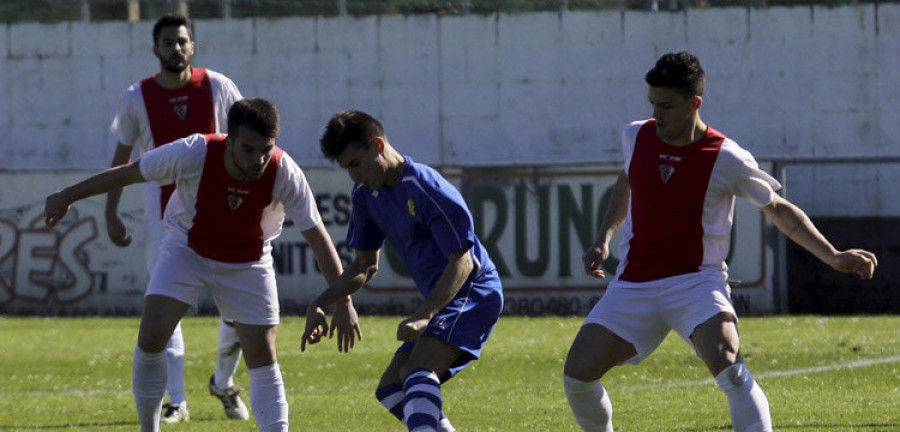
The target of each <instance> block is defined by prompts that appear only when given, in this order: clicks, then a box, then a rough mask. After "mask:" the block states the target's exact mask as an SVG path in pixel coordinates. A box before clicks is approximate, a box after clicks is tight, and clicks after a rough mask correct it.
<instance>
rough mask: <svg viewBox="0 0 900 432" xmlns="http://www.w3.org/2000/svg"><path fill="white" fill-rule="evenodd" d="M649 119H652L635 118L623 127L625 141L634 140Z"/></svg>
mask: <svg viewBox="0 0 900 432" xmlns="http://www.w3.org/2000/svg"><path fill="white" fill-rule="evenodd" d="M649 121H650V119H644V120H634V121H632V122H630V123H628V124H627V125H625V127H624V128H623V129H622V139H623V140H625V141H629V142H634V140H635V139H637V134H638V132H639V131H640V130H641V128H642V127H644V125H645V124H647V122H649Z"/></svg>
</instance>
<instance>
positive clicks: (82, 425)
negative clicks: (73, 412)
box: [0, 421, 138, 431]
mask: <svg viewBox="0 0 900 432" xmlns="http://www.w3.org/2000/svg"><path fill="white" fill-rule="evenodd" d="M136 425H138V422H135V421H118V422H107V423H69V424H64V425H41V426H18V425H2V424H0V431H3V430H15V431H19V430H66V429H75V428H85V429H86V428H103V427H113V426H136Z"/></svg>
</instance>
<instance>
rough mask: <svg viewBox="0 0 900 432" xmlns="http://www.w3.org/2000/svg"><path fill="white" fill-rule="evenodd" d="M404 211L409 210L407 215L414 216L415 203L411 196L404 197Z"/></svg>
mask: <svg viewBox="0 0 900 432" xmlns="http://www.w3.org/2000/svg"><path fill="white" fill-rule="evenodd" d="M406 211H408V212H409V217H411V218H415V217H416V203H414V202H413V199H412V198H407V199H406Z"/></svg>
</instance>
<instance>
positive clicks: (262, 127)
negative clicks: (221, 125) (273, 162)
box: [228, 98, 279, 139]
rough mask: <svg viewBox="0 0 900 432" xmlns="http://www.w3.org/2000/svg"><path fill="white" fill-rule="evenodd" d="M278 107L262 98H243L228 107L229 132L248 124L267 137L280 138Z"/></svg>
mask: <svg viewBox="0 0 900 432" xmlns="http://www.w3.org/2000/svg"><path fill="white" fill-rule="evenodd" d="M278 119H279V114H278V108H276V107H275V104H273V103H272V102H269V101H267V100H265V99H262V98H250V99H241V100H239V101H237V102H235V103H234V105H232V106H231V108H229V109H228V133H229V134H231V135H237V133H238V130H239V129H240V127H241V126H247V127H249V128H250V129H253V130H254V131H256V132H257V133H259V134H260V135H262V136H264V137H266V138H273V139H274V138H278V121H279V120H278Z"/></svg>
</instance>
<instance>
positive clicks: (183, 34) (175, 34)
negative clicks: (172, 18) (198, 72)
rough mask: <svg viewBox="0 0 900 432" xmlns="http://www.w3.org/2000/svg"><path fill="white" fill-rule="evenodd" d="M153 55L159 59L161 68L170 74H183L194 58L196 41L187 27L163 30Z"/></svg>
mask: <svg viewBox="0 0 900 432" xmlns="http://www.w3.org/2000/svg"><path fill="white" fill-rule="evenodd" d="M153 53H154V54H156V57H157V58H159V66H160V67H161V68H163V69H165V70H167V71H169V72H174V73H181V72H182V71H184V70H185V69H187V67H188V66H190V64H191V59H193V58H194V41H193V40H192V39H191V34H190V32H188V29H187V27H185V26H177V27H176V26H169V27H163V28H161V29H160V30H159V39H158V40H157V41H156V45H154V46H153Z"/></svg>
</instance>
